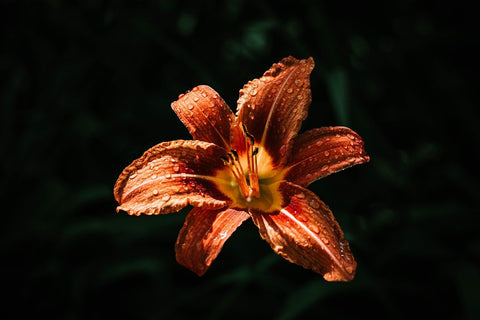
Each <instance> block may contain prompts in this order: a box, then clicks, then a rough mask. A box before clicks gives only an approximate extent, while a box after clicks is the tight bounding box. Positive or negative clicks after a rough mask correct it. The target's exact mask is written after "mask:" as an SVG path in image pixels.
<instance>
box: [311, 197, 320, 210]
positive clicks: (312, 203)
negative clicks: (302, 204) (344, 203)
mask: <svg viewBox="0 0 480 320" xmlns="http://www.w3.org/2000/svg"><path fill="white" fill-rule="evenodd" d="M310 206H311V207H312V208H313V209H318V208H320V203H318V201H317V200H315V199H310Z"/></svg>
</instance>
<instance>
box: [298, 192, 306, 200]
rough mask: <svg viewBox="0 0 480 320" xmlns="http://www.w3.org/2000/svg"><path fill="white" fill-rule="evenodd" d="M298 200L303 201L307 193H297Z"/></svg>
mask: <svg viewBox="0 0 480 320" xmlns="http://www.w3.org/2000/svg"><path fill="white" fill-rule="evenodd" d="M297 198H298V199H303V198H305V193H303V192H299V193H297Z"/></svg>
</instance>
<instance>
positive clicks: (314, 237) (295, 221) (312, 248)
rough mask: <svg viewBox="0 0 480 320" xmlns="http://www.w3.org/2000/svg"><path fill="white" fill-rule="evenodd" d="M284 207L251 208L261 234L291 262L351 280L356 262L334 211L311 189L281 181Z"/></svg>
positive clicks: (328, 277)
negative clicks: (266, 210)
mask: <svg viewBox="0 0 480 320" xmlns="http://www.w3.org/2000/svg"><path fill="white" fill-rule="evenodd" d="M280 192H281V193H282V197H283V199H284V207H283V208H282V209H281V210H280V211H278V212H277V213H274V214H266V213H262V212H259V211H252V212H251V213H252V218H253V221H254V223H255V224H256V225H257V227H258V228H259V229H260V235H261V236H262V238H263V239H265V240H266V241H267V242H268V243H269V244H270V246H271V247H272V249H273V250H274V251H275V252H276V253H277V254H279V255H281V256H282V257H283V258H285V259H287V260H288V261H290V262H293V263H296V264H298V265H301V266H302V267H304V268H307V269H311V270H313V271H315V272H317V273H320V274H322V275H323V277H324V278H325V280H327V281H350V280H352V279H353V277H354V274H355V268H356V266H357V263H356V262H355V260H354V258H353V255H352V254H351V252H350V248H349V245H348V242H347V241H346V240H345V239H344V237H343V232H342V230H341V229H340V226H339V225H338V223H337V222H336V221H335V218H334V217H333V214H332V212H331V211H330V209H328V207H327V206H326V205H325V204H324V203H323V202H322V201H320V199H318V197H317V196H316V195H315V194H314V193H312V192H311V191H309V190H307V189H304V188H302V187H300V186H297V185H295V184H292V183H288V182H282V183H281V184H280Z"/></svg>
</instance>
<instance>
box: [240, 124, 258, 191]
mask: <svg viewBox="0 0 480 320" xmlns="http://www.w3.org/2000/svg"><path fill="white" fill-rule="evenodd" d="M242 128H243V134H244V136H245V138H248V139H245V149H246V150H247V164H248V179H249V182H250V190H251V192H250V196H254V197H256V198H258V197H260V185H259V183H258V169H257V153H258V147H255V138H254V137H253V136H252V135H251V134H250V133H248V131H247V127H246V126H245V124H243V123H242Z"/></svg>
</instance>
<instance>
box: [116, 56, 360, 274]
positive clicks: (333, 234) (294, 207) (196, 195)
mask: <svg viewBox="0 0 480 320" xmlns="http://www.w3.org/2000/svg"><path fill="white" fill-rule="evenodd" d="M313 67H314V62H313V59H312V58H309V59H305V60H297V59H295V58H293V57H287V58H284V59H283V60H282V61H280V62H279V63H276V64H274V65H273V66H272V67H271V68H270V69H269V70H268V71H266V72H265V73H264V75H263V76H262V77H261V78H260V79H255V80H253V81H250V82H248V83H247V84H246V85H245V86H244V87H243V89H242V90H240V98H239V100H238V106H237V114H236V115H234V114H233V112H232V110H231V109H230V108H229V107H228V105H227V104H226V103H225V101H224V100H223V99H222V98H221V97H220V96H219V95H218V94H217V93H216V92H215V91H214V90H213V89H212V88H210V87H208V86H198V87H195V88H193V89H192V91H189V92H187V93H186V94H182V95H180V96H179V98H178V100H177V101H175V102H173V103H172V108H173V110H174V111H175V112H176V114H177V115H178V117H179V118H180V120H181V121H182V122H183V123H184V124H185V126H186V127H187V128H188V130H189V131H190V133H191V135H192V136H193V138H194V139H195V140H177V141H169V142H163V143H160V144H158V145H156V146H154V147H152V148H151V149H149V150H147V151H146V152H145V153H144V154H143V156H142V157H141V158H139V159H137V160H135V161H133V163H132V164H130V165H129V166H128V167H126V168H125V169H124V170H123V172H122V173H121V175H120V177H119V178H118V181H117V182H116V184H115V189H114V194H115V199H116V200H117V201H118V203H119V204H120V205H119V206H118V208H117V212H118V211H119V210H123V211H126V212H127V213H128V214H131V215H140V214H141V213H144V214H147V215H152V214H155V215H157V214H166V213H171V212H175V211H179V210H180V209H182V208H184V207H185V206H187V205H192V206H193V207H194V208H193V209H192V210H191V211H190V213H189V214H188V216H187V218H186V221H185V224H184V226H183V227H182V229H181V230H180V234H179V236H178V239H177V242H176V246H175V251H176V258H177V261H178V262H179V263H180V264H182V265H183V266H185V267H187V268H189V269H190V270H192V271H194V272H195V273H197V274H198V275H203V274H204V273H205V272H206V271H207V269H208V268H209V267H210V265H211V263H212V261H213V260H214V259H215V258H216V257H217V256H218V254H219V253H220V250H221V249H222V247H223V245H224V243H225V241H226V240H227V239H228V238H229V237H230V235H231V234H232V233H233V232H234V231H235V229H237V227H238V226H240V224H241V223H242V222H243V221H245V220H246V219H248V218H252V219H253V222H254V223H255V225H256V226H257V227H258V228H259V231H260V235H261V237H262V238H263V239H264V240H266V241H267V242H268V243H269V244H270V246H271V247H272V249H273V250H274V251H275V252H276V253H277V254H279V255H281V256H282V257H283V258H285V259H287V260H288V261H290V262H293V263H296V264H298V265H300V266H302V267H304V268H308V269H311V270H313V271H315V272H317V273H320V274H322V275H323V276H324V278H325V279H326V280H328V281H349V280H352V279H353V277H354V274H355V269H356V262H355V260H354V258H353V255H352V253H351V251H350V248H349V244H348V242H347V241H346V240H345V239H344V235H343V232H342V230H341V229H340V226H339V225H338V223H337V222H336V220H335V218H334V216H333V214H332V212H331V211H330V209H329V208H328V207H327V206H326V205H325V204H324V203H323V202H322V201H321V200H320V199H319V198H318V197H317V196H316V195H315V194H314V193H313V192H311V191H309V190H308V189H306V187H307V186H308V185H309V184H310V183H312V182H313V181H315V180H317V179H320V178H323V177H325V176H327V175H329V174H331V173H334V172H337V171H340V170H343V169H345V168H348V167H350V166H353V165H356V164H360V163H364V162H368V161H369V156H368V155H367V154H366V152H365V149H364V145H363V141H362V139H361V138H360V136H359V135H358V134H356V133H355V132H354V131H352V130H351V129H349V128H345V127H324V128H320V129H313V130H310V131H307V132H305V133H302V134H300V135H298V131H299V129H300V126H301V122H302V121H303V120H304V119H305V117H306V116H307V109H308V106H309V104H310V102H311V91H310V73H311V71H312V69H313Z"/></svg>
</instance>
